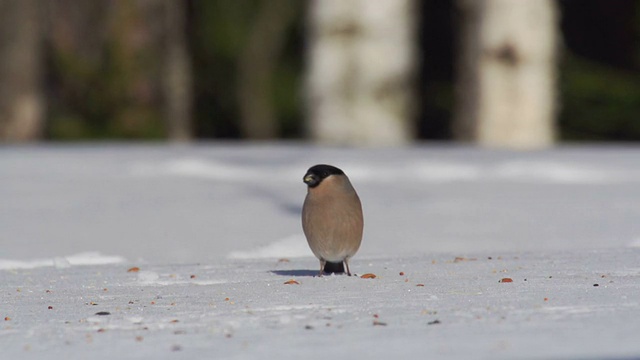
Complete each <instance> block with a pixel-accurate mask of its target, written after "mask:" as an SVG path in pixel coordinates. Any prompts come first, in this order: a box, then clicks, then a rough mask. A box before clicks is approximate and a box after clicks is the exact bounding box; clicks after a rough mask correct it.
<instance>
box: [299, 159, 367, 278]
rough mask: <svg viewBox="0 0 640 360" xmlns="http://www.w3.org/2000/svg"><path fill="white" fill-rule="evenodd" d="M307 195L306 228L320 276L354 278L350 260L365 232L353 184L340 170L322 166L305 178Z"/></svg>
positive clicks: (304, 221) (309, 172) (315, 168)
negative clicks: (317, 262)
mask: <svg viewBox="0 0 640 360" xmlns="http://www.w3.org/2000/svg"><path fill="white" fill-rule="evenodd" d="M302 180H303V182H304V183H305V184H307V195H306V197H305V199H304V204H303V206H302V229H303V231H304V234H305V237H306V238H307V242H308V243H309V247H310V248H311V251H312V252H313V254H314V255H315V256H316V257H317V258H318V260H320V273H319V274H318V276H322V275H323V273H324V272H326V273H344V272H345V267H346V273H347V275H349V276H351V271H350V270H349V260H350V259H351V257H353V255H355V253H356V252H357V251H358V249H359V248H360V243H361V242H362V234H363V229H364V219H363V216H362V204H361V203H360V198H359V197H358V193H357V192H356V190H355V189H354V188H353V185H351V181H349V178H348V177H347V175H346V174H345V173H344V171H342V170H340V169H339V168H337V167H335V166H332V165H326V164H318V165H314V166H312V167H310V168H309V170H307V172H306V174H305V175H304V176H303V178H302Z"/></svg>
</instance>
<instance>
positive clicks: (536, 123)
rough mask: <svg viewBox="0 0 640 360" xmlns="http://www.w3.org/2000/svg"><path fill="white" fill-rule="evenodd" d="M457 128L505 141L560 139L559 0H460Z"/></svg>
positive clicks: (477, 138)
mask: <svg viewBox="0 0 640 360" xmlns="http://www.w3.org/2000/svg"><path fill="white" fill-rule="evenodd" d="M457 4H458V7H459V10H460V14H461V23H462V26H461V38H460V41H461V42H460V45H461V46H460V56H459V59H458V79H457V84H456V87H457V88H456V91H457V94H456V95H457V109H456V113H455V119H454V133H455V134H456V137H457V138H458V139H460V140H466V141H472V142H475V143H478V144H480V145H484V146H490V147H504V148H520V149H528V148H543V147H547V146H550V145H552V144H553V142H554V133H555V126H554V121H555V115H556V108H557V102H556V96H557V95H556V60H557V52H558V51H557V50H558V31H559V30H558V21H559V20H558V14H557V9H556V4H555V3H554V2H553V1H552V0H536V1H520V0H458V2H457Z"/></svg>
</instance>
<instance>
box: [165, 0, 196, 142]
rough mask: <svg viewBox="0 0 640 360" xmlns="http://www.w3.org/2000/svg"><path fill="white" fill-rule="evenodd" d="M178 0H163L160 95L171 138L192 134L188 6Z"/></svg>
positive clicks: (181, 139)
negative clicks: (162, 49)
mask: <svg viewBox="0 0 640 360" xmlns="http://www.w3.org/2000/svg"><path fill="white" fill-rule="evenodd" d="M186 6H187V4H186V2H185V1H181V0H178V1H176V0H164V9H163V10H164V20H165V21H164V26H163V30H164V31H163V32H164V55H163V56H164V59H163V71H162V73H163V74H162V80H163V81H162V84H161V87H162V94H163V98H164V99H163V107H164V116H163V117H164V120H165V123H166V126H167V136H168V138H169V140H172V141H188V140H191V138H192V137H193V125H192V120H191V115H192V110H193V80H192V76H191V60H190V57H189V50H188V46H187V36H186V30H187V9H186Z"/></svg>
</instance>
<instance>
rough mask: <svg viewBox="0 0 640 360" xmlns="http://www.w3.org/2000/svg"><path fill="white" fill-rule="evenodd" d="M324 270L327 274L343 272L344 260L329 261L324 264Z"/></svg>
mask: <svg viewBox="0 0 640 360" xmlns="http://www.w3.org/2000/svg"><path fill="white" fill-rule="evenodd" d="M324 272H325V273H327V274H331V273H335V274H342V273H344V262H342V261H341V262H339V263H337V262H328V261H327V263H326V264H324Z"/></svg>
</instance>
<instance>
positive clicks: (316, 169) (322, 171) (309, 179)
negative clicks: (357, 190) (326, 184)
mask: <svg viewBox="0 0 640 360" xmlns="http://www.w3.org/2000/svg"><path fill="white" fill-rule="evenodd" d="M331 175H344V172H343V171H342V170H340V169H338V168H337V167H335V166H331V165H325V164H319V165H315V166H312V167H310V168H309V170H307V173H306V174H305V175H304V177H303V178H302V181H304V183H305V184H307V186H309V187H310V188H314V187H316V186H318V185H320V183H321V182H322V180H324V179H326V178H328V177H329V176H331Z"/></svg>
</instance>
